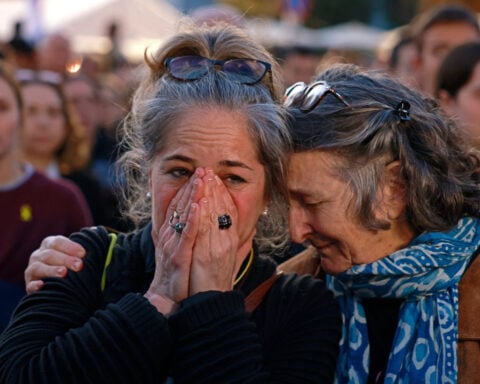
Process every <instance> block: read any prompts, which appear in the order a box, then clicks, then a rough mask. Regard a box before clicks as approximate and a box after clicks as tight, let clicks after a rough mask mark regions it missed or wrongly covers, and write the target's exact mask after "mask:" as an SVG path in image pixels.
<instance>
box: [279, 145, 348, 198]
mask: <svg viewBox="0 0 480 384" xmlns="http://www.w3.org/2000/svg"><path fill="white" fill-rule="evenodd" d="M338 161H339V158H338V156H335V155H334V154H331V153H329V152H326V151H306V152H299V153H293V154H291V155H290V157H289V167H288V168H289V170H288V185H289V189H291V190H295V191H297V190H298V191H301V192H308V191H311V190H314V189H316V188H317V187H319V186H321V187H320V188H324V186H325V185H326V184H330V183H331V182H332V180H334V179H338V180H340V178H339V175H338V174H337V172H336V171H335V169H336V167H335V164H336V163H337V162H338Z"/></svg>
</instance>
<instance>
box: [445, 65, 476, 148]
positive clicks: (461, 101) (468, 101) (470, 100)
mask: <svg viewBox="0 0 480 384" xmlns="http://www.w3.org/2000/svg"><path fill="white" fill-rule="evenodd" d="M450 107H451V108H450V109H449V111H450V112H452V114H453V115H456V116H457V117H458V118H459V122H460V125H461V127H462V128H463V129H464V130H465V132H466V133H467V135H468V136H469V137H470V138H472V139H473V141H474V142H475V144H476V145H477V146H479V147H480V63H478V64H477V65H476V66H475V69H474V70H473V72H472V77H471V78H470V80H469V81H468V83H466V84H465V85H464V86H463V87H462V88H460V89H459V91H458V92H457V96H456V97H455V99H454V100H452V102H451V103H450Z"/></svg>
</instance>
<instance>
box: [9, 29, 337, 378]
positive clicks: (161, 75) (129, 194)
mask: <svg viewBox="0 0 480 384" xmlns="http://www.w3.org/2000/svg"><path fill="white" fill-rule="evenodd" d="M146 57H147V59H146V60H147V65H148V68H147V71H146V73H145V74H144V78H143V81H142V82H141V84H140V86H139V88H138V90H137V91H136V93H135V96H134V99H133V103H132V111H131V115H130V117H129V119H128V120H127V121H126V123H125V127H124V128H125V132H124V138H125V145H126V148H128V150H127V151H126V152H125V154H124V155H123V157H122V158H121V160H120V165H121V170H122V171H123V172H125V175H126V180H127V186H128V189H127V190H126V191H125V196H124V197H125V198H126V207H127V208H128V214H129V217H130V219H132V221H134V222H135V223H137V224H138V228H139V229H138V230H136V231H134V232H132V233H129V234H113V233H109V232H108V231H107V230H106V229H105V228H103V227H95V228H90V229H84V230H83V231H81V232H79V233H76V234H74V235H72V236H71V237H70V239H71V240H73V242H72V241H70V240H68V239H66V238H62V237H50V238H47V239H45V240H44V242H43V244H42V246H41V247H40V248H39V249H38V250H37V251H36V252H34V254H33V255H32V258H31V264H30V267H29V268H28V270H27V272H26V278H27V280H28V281H30V283H29V289H30V290H31V291H35V290H37V292H35V293H33V294H31V295H29V296H27V297H26V298H25V299H24V300H23V301H22V302H21V303H20V305H19V306H18V307H17V309H16V311H15V313H14V315H13V317H12V320H11V322H10V324H9V326H8V327H7V329H6V331H5V332H4V333H3V334H2V336H1V338H0V382H6V383H10V382H12V383H13V382H32V381H33V380H34V381H35V382H36V383H37V382H39V383H42V382H48V383H52V382H61V383H64V382H75V381H78V382H115V383H122V382H125V383H132V382H142V383H149V382H159V383H162V382H165V380H167V378H171V379H173V381H174V382H178V383H226V382H232V383H233V382H237V383H247V382H251V383H260V382H286V383H287V382H288V383H303V382H305V383H306V382H331V381H332V380H333V374H334V370H335V363H336V355H337V352H338V341H339V338H340V315H339V310H338V307H337V304H336V303H335V301H334V300H333V298H332V296H331V294H330V293H329V292H328V291H327V290H326V288H325V286H324V284H323V282H322V281H320V280H315V279H313V278H311V277H298V276H296V275H288V274H287V275H281V276H279V277H277V279H276V280H273V279H271V277H272V276H274V275H275V273H276V265H275V263H274V262H273V261H272V259H271V258H269V257H268V256H269V254H270V253H271V252H273V251H275V249H277V248H276V247H281V246H283V245H282V239H284V235H285V229H284V225H283V224H284V223H285V218H284V213H285V209H284V207H285V201H286V199H285V197H286V192H285V190H286V177H285V170H286V154H287V153H288V150H289V147H290V140H289V135H288V129H287V127H286V119H285V115H284V113H285V112H284V110H283V109H282V107H281V106H280V105H279V103H278V101H279V98H280V96H281V93H282V90H281V88H280V86H279V84H280V83H281V82H280V81H279V78H278V68H277V64H276V63H275V62H274V60H273V58H272V57H271V56H270V54H268V53H267V51H266V50H265V49H264V48H263V47H261V46H260V45H259V44H258V43H256V42H255V41H253V40H252V39H250V38H249V37H247V36H246V35H245V34H244V33H243V32H242V31H239V30H237V29H236V28H234V27H231V26H221V25H218V26H216V27H211V28H198V27H196V28H195V29H191V30H186V31H184V32H180V33H178V34H177V35H176V36H174V37H173V38H172V39H170V40H169V41H168V42H167V43H166V44H165V45H164V46H163V47H162V48H161V49H160V50H159V51H158V52H157V53H156V54H154V55H150V54H148V55H147V56H146ZM267 208H268V214H265V212H266V210H267ZM267 234H268V236H267ZM278 249H280V248H278ZM66 254H69V255H70V256H65V255H66ZM80 261H81V263H79V262H80ZM54 265H56V266H54ZM59 265H61V266H62V267H59ZM66 267H69V268H70V267H71V269H73V270H74V271H77V272H72V271H70V272H68V273H67V268H66ZM46 276H57V277H48V278H44V277H46ZM58 277H63V278H58ZM39 278H44V280H43V282H42V283H41V284H42V286H41V289H38V288H39V284H38V283H37V282H35V280H37V279H39ZM263 283H266V284H267V283H270V284H271V285H270V286H269V288H268V289H266V290H265V291H264V296H263V299H262V300H257V304H256V307H255V308H254V307H252V306H250V304H249V303H251V297H252V296H250V295H251V293H252V292H253V293H258V292H259V287H263V286H264V285H263ZM39 330H41V331H39ZM24 340H28V342H24ZM33 378H34V379H33Z"/></svg>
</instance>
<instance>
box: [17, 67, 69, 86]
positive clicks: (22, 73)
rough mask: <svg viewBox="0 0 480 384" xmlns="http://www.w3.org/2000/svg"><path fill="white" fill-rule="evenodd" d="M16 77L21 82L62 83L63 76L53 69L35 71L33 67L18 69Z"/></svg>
mask: <svg viewBox="0 0 480 384" xmlns="http://www.w3.org/2000/svg"><path fill="white" fill-rule="evenodd" d="M15 78H16V79H17V81H18V82H19V83H46V84H52V85H60V84H61V83H62V76H60V75H59V74H58V73H56V72H52V71H34V70H31V69H18V70H17V71H16V72H15Z"/></svg>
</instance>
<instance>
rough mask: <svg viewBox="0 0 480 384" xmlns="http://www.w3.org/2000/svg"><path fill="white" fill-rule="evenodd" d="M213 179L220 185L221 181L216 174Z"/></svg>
mask: <svg viewBox="0 0 480 384" xmlns="http://www.w3.org/2000/svg"><path fill="white" fill-rule="evenodd" d="M215 181H216V182H217V185H220V184H221V183H222V181H221V180H220V178H219V177H218V176H217V175H215Z"/></svg>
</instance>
